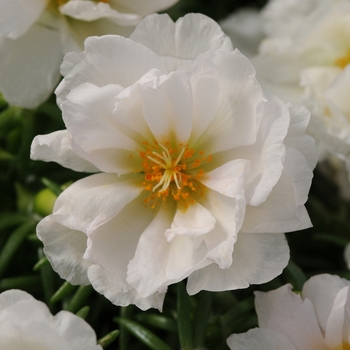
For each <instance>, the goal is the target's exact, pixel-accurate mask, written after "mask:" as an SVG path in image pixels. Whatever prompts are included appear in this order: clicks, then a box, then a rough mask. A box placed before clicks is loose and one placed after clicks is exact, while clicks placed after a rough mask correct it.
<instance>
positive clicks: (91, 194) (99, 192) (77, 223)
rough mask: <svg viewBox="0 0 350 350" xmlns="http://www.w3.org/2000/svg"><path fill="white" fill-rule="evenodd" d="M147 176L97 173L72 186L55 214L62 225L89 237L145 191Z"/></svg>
mask: <svg viewBox="0 0 350 350" xmlns="http://www.w3.org/2000/svg"><path fill="white" fill-rule="evenodd" d="M142 181H143V177H142V176H139V175H135V176H132V175H130V176H126V177H119V176H118V175H115V174H96V175H91V176H88V177H86V178H84V179H81V180H79V181H77V182H75V183H73V184H72V185H70V186H69V187H68V188H67V189H66V190H65V191H63V192H62V193H61V195H60V196H59V197H58V198H57V200H56V203H55V207H54V212H53V213H54V215H55V220H56V221H57V222H59V223H60V224H61V225H64V226H66V227H69V228H71V229H72V230H78V231H82V232H85V233H86V234H89V233H91V232H93V231H94V230H95V229H96V228H97V227H99V226H101V225H103V224H104V223H106V222H107V221H109V220H110V219H111V218H113V217H114V216H115V215H117V214H118V213H119V212H120V211H121V210H122V209H123V208H124V206H125V205H126V204H128V203H129V202H131V201H132V200H133V199H135V198H136V197H138V196H139V194H140V193H141V192H142V190H143V188H142Z"/></svg>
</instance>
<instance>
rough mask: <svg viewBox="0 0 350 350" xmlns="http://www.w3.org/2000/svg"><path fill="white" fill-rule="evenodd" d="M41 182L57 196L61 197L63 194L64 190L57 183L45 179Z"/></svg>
mask: <svg viewBox="0 0 350 350" xmlns="http://www.w3.org/2000/svg"><path fill="white" fill-rule="evenodd" d="M41 182H42V183H43V184H44V185H45V186H46V187H47V188H48V189H49V190H51V191H52V192H53V193H54V194H55V195H56V196H59V195H60V194H61V193H62V191H63V190H62V188H61V186H60V185H59V184H57V183H56V182H54V181H52V180H50V179H48V178H46V177H43V178H41Z"/></svg>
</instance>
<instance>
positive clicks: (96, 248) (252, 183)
mask: <svg viewBox="0 0 350 350" xmlns="http://www.w3.org/2000/svg"><path fill="white" fill-rule="evenodd" d="M194 19H198V22H199V28H200V32H201V35H202V33H203V29H206V31H207V32H209V33H212V34H215V37H217V33H219V34H221V36H222V37H223V39H225V37H224V36H223V35H222V33H220V32H219V31H218V30H217V29H215V26H214V24H213V23H212V22H211V21H210V20H208V19H206V18H205V17H204V16H199V15H197V16H196V15H191V16H187V17H185V18H184V19H183V20H182V21H179V22H178V23H177V24H176V25H175V26H174V25H172V26H170V22H169V21H168V18H167V17H165V16H154V15H153V16H151V18H146V19H145V20H144V22H143V23H141V24H140V26H141V28H147V27H148V28H156V27H157V23H159V22H164V21H167V22H166V23H169V28H173V31H172V32H171V33H175V39H176V38H177V35H176V33H177V32H178V31H181V30H185V29H187V30H189V29H190V28H191V26H192V25H193V24H194V23H195V21H194ZM151 21H154V23H153V24H152V23H151ZM203 24H205V25H203ZM165 28H166V26H165ZM139 31H140V29H139V28H137V29H136V32H135V33H136V35H135V37H137V34H138V33H139ZM135 33H134V34H135ZM142 33H144V32H142ZM165 33H166V34H165V39H164V41H163V39H162V38H160V39H159V42H161V43H162V42H166V43H168V42H169V41H170V40H168V37H169V38H170V39H171V38H172V36H169V34H168V33H167V32H166V31H165ZM189 33H193V34H192V36H189V38H188V39H187V40H184V39H183V40H182V41H181V42H178V43H176V41H175V43H176V45H177V49H178V50H177V52H178V53H179V57H176V56H173V57H172V56H171V55H164V56H165V57H163V56H157V55H156V54H155V53H154V52H152V51H150V50H149V49H147V48H146V47H145V46H141V45H140V44H138V43H135V42H132V41H130V40H127V39H124V38H121V37H114V36H108V37H102V38H90V39H89V40H88V41H87V42H86V44H87V49H86V51H85V52H84V53H82V54H73V55H71V56H70V57H69V56H68V58H67V61H66V62H65V65H63V69H64V71H65V78H64V80H63V82H62V83H61V85H60V86H59V88H58V89H57V92H58V96H62V97H61V99H60V101H62V102H61V104H60V105H61V108H62V112H63V118H64V121H65V124H66V128H67V130H65V131H61V132H55V133H53V134H49V135H44V136H38V137H36V138H35V140H34V141H33V145H32V152H31V154H32V158H34V159H43V160H46V161H48V160H49V161H50V160H51V161H58V162H59V163H61V164H63V165H65V166H68V167H74V169H76V170H80V169H81V170H83V171H84V170H85V171H86V170H90V171H95V172H102V173H99V174H96V175H92V176H89V177H87V178H84V179H83V180H80V181H78V182H76V183H75V184H73V185H71V186H70V187H69V188H68V189H67V190H65V191H64V192H63V193H62V194H61V196H60V197H59V198H58V200H57V202H56V204H55V208H54V212H53V215H51V216H49V217H47V218H45V219H44V220H43V221H41V223H40V224H39V226H38V236H39V237H40V239H41V240H42V241H43V242H44V246H45V252H46V254H47V256H48V258H49V259H50V261H51V263H52V265H53V266H54V269H55V270H56V271H58V273H59V274H60V275H61V276H62V277H63V278H65V279H67V280H69V281H70V282H72V283H88V282H89V281H90V282H91V283H92V285H93V287H94V288H95V289H96V290H97V291H99V292H100V293H102V294H104V295H105V296H107V298H109V299H110V300H111V301H112V302H114V303H115V304H117V305H127V304H129V303H135V304H136V305H138V306H139V307H140V308H142V309H145V308H149V307H157V308H161V307H162V299H163V298H164V293H165V292H166V290H167V287H168V286H169V285H170V284H172V283H175V282H178V281H181V280H182V279H184V278H186V277H188V278H189V279H188V286H187V289H188V292H189V293H190V294H195V293H197V292H199V291H200V290H203V289H205V290H212V291H218V290H228V289H237V288H245V287H248V286H249V284H251V283H255V284H256V283H263V282H266V281H268V280H270V279H272V278H273V277H275V276H276V275H278V274H280V273H281V272H282V269H283V268H284V267H285V266H286V264H287V262H288V258H289V250H288V246H287V243H286V241H285V238H284V236H283V234H282V232H288V231H292V230H298V229H303V228H307V227H309V226H310V225H311V223H310V221H309V218H308V215H307V213H306V210H305V208H304V203H305V201H306V198H307V193H308V190H309V187H310V184H311V178H312V168H313V167H314V165H315V162H316V155H315V149H314V145H313V140H312V139H311V138H310V137H308V136H307V135H305V133H304V132H305V128H306V126H307V121H308V112H307V111H306V110H304V109H303V108H300V107H293V106H289V107H287V106H286V105H284V104H283V103H282V102H281V101H280V100H278V99H277V98H274V97H270V98H269V100H266V99H265V97H264V96H263V93H262V90H261V88H260V86H259V84H258V83H257V81H256V80H255V77H254V70H253V68H252V66H251V64H250V63H249V61H248V60H247V59H246V58H245V57H244V56H242V55H241V54H240V53H239V52H238V51H229V52H223V51H219V52H216V53H213V52H204V53H203V54H201V55H199V56H198V57H197V58H196V59H195V57H194V56H195V54H196V53H197V52H198V53H201V52H202V51H204V49H203V45H202V39H201V38H202V36H201V35H200V36H199V39H198V40H196V42H197V43H199V44H198V45H197V48H196V47H193V46H189V45H188V43H191V41H192V40H194V34H195V33H196V32H193V31H189ZM172 35H174V34H172ZM182 37H183V38H186V36H185V35H184V33H183V35H182ZM131 38H134V35H133V36H132V37H131ZM206 38H207V37H206ZM165 40H166V41H165ZM143 41H144V42H148V41H147V40H146V39H143ZM206 41H207V42H209V43H211V42H214V40H213V41H211V40H209V41H208V40H206ZM221 42H222V43H223V45H224V47H226V39H225V40H223V41H221ZM216 45H217V43H216ZM120 46H124V47H125V48H126V49H125V50H117V49H118V48H119V47H120ZM154 47H155V49H156V50H158V52H160V51H161V49H163V48H164V47H161V48H158V47H157V45H156V44H154ZM103 48H105V49H103ZM113 48H115V49H113ZM166 48H169V45H168V46H166ZM182 48H188V50H187V51H185V53H186V52H187V53H188V55H187V56H185V54H184V53H181V49H182ZM106 49H108V53H109V54H108V55H107V54H106V53H107V51H105V50H106ZM170 49H171V46H170ZM170 49H169V50H170ZM114 50H115V52H116V54H115V56H114V55H113V54H111V53H112V52H113V51H114ZM136 50H138V51H139V52H143V53H144V55H142V59H143V60H144V61H143V65H136V64H135V59H134V57H140V55H137V54H136V55H135V53H136V52H137V51H136ZM117 52H122V53H123V54H118V53H117ZM163 52H164V50H163ZM91 53H94V58H93V59H92V60H91V59H89V58H90V57H91V56H90V55H91ZM127 55H129V56H128V57H130V59H126V57H127ZM123 56H125V58H124V57H123ZM185 57H187V59H184V58H185ZM131 59H133V61H131ZM73 61H74V63H75V64H74V65H70V64H69V62H73ZM118 61H119V62H125V64H119V63H118ZM67 62H68V64H67ZM175 64H178V66H180V67H184V68H182V69H178V70H176V71H173V72H170V73H167V71H169V70H170V69H169V67H170V68H172V69H176V66H175ZM151 65H153V66H154V68H157V69H152V70H151V71H149V72H148V73H146V74H145V75H143V76H142V77H140V79H138V80H136V82H135V83H134V84H132V85H131V86H129V87H126V88H125V86H128V85H130V84H131V83H132V80H131V79H132V78H133V75H134V77H135V76H136V77H137V74H138V72H140V71H142V69H144V70H145V71H147V69H149V68H150V66H151ZM147 66H148V67H149V68H147ZM100 67H101V69H100ZM129 67H130V68H129ZM133 67H136V68H137V69H133ZM67 68H69V69H70V70H68V69H67ZM126 71H132V72H133V75H127V77H128V79H129V81H127V80H125V79H124V80H123V78H125V75H124V74H125V72H126ZM164 73H165V74H164ZM104 78H105V79H104ZM103 79H104V80H103ZM134 79H135V78H134ZM72 82H73V83H72ZM79 82H80V84H81V85H79V86H77V85H78V83H79ZM95 82H97V84H94V83H95ZM73 84H74V85H73ZM72 85H73V88H72V89H71V90H70V91H69V92H68V91H67V87H69V86H71V87H72ZM209 87H210V88H209ZM296 164H298V169H296V167H295V165H296ZM79 168H80V169H79ZM282 208H283V209H282ZM281 209H282V210H281ZM135 213H137V216H136V217H135ZM63 247H65V248H64V249H63Z"/></svg>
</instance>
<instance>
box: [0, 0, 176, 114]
mask: <svg viewBox="0 0 350 350" xmlns="http://www.w3.org/2000/svg"><path fill="white" fill-rule="evenodd" d="M176 1H177V0H161V1H160V0H128V1H124V0H110V1H90V0H69V1H64V0H1V1H0V13H1V15H0V55H1V61H0V75H1V80H0V92H1V93H2V94H3V95H4V97H5V98H6V100H7V101H8V102H9V103H10V104H13V105H15V106H19V107H25V108H35V107H37V106H38V105H39V104H41V103H42V102H44V101H45V100H46V99H47V98H48V97H49V96H50V95H51V93H52V91H53V89H54V88H55V86H56V85H57V83H58V81H59V78H60V73H59V66H60V64H61V62H62V58H63V56H64V54H66V53H67V52H69V51H80V50H81V49H82V47H83V42H84V40H85V39H86V38H87V37H88V36H91V35H103V34H120V35H129V34H130V33H131V31H132V29H133V28H134V26H135V25H136V24H137V23H138V22H139V21H140V20H141V18H142V17H143V16H145V15H146V14H149V13H152V12H154V11H160V10H163V9H165V8H167V7H170V6H171V5H173V4H174V3H175V2H176ZM19 73H20V74H19Z"/></svg>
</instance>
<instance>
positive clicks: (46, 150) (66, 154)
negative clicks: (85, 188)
mask: <svg viewBox="0 0 350 350" xmlns="http://www.w3.org/2000/svg"><path fill="white" fill-rule="evenodd" d="M71 143H72V137H71V135H70V134H69V133H68V131H67V130H60V131H54V132H53V133H51V134H47V135H38V136H35V138H34V140H33V142H32V145H31V148H30V158H31V159H33V160H43V161H44V162H56V163H58V164H60V165H62V166H64V167H66V168H69V169H72V170H75V171H84V172H89V173H92V172H97V171H99V169H98V168H96V167H95V166H94V165H93V164H91V163H90V162H88V161H86V160H85V159H83V158H80V157H79V156H78V155H76V154H75V153H74V152H73V150H72V145H71Z"/></svg>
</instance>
